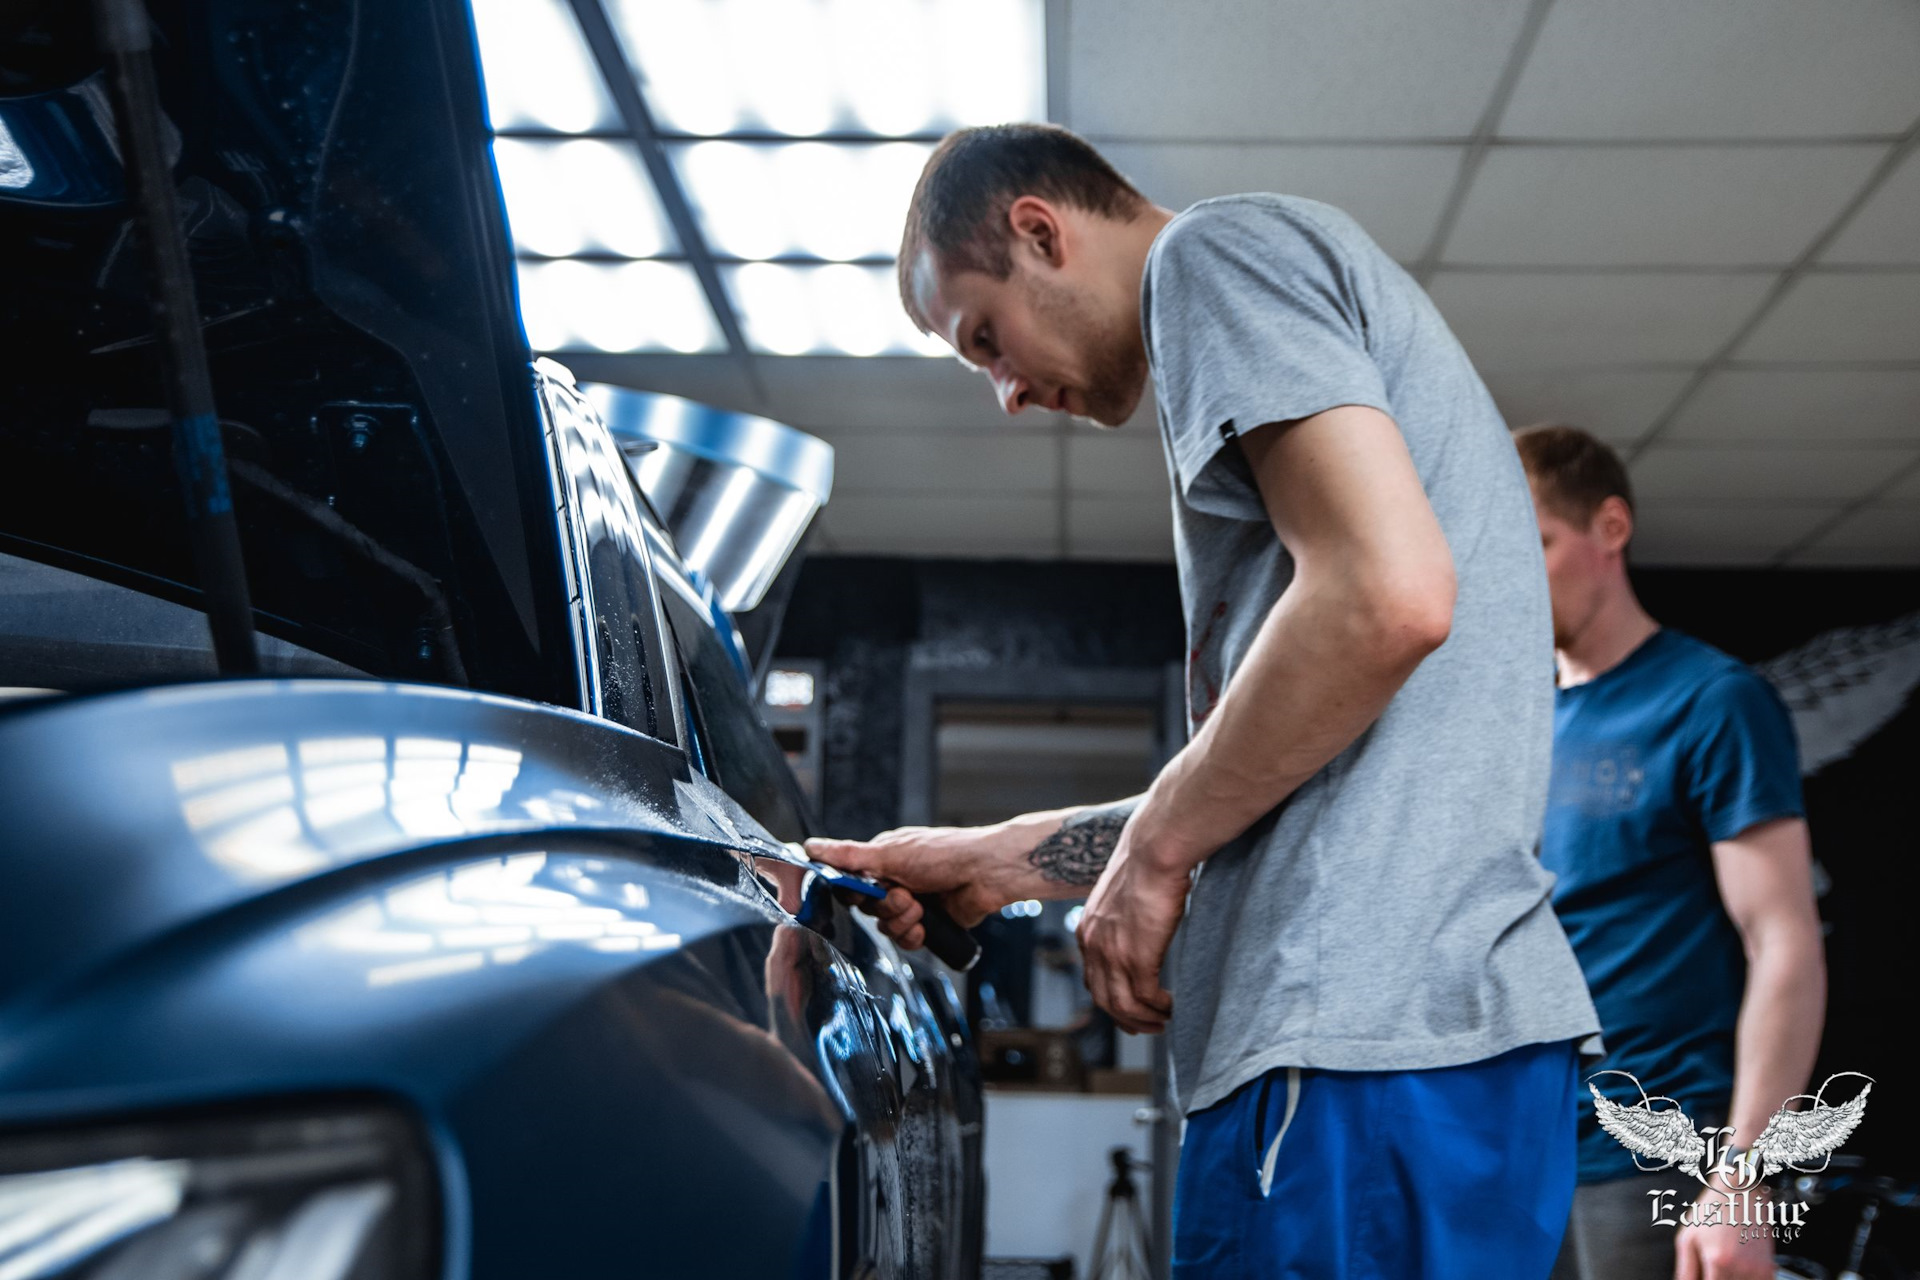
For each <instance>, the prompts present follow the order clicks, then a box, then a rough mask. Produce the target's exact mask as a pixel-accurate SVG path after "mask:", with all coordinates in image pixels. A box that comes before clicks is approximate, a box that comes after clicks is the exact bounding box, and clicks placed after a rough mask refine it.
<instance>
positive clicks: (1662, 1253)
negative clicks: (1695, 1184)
mask: <svg viewBox="0 0 1920 1280" xmlns="http://www.w3.org/2000/svg"><path fill="white" fill-rule="evenodd" d="M1674 1173H1675V1171H1674V1170H1671V1169H1669V1170H1666V1171H1664V1172H1661V1173H1648V1174H1636V1175H1635V1176H1633V1177H1631V1178H1619V1179H1616V1180H1615V1181H1613V1182H1595V1183H1590V1184H1588V1185H1585V1186H1582V1187H1579V1188H1576V1189H1575V1191H1574V1193H1573V1212H1572V1213H1571V1214H1569V1215H1568V1217H1567V1234H1566V1235H1565V1236H1564V1237H1562V1239H1561V1241H1560V1257H1559V1258H1558V1259H1557V1260H1556V1261H1555V1262H1554V1264H1553V1273H1552V1275H1551V1277H1550V1278H1549V1280H1672V1277H1673V1238H1674V1235H1675V1234H1676V1232H1677V1231H1678V1230H1679V1229H1678V1228H1677V1227H1657V1226H1654V1225H1653V1209H1652V1201H1651V1200H1650V1199H1649V1198H1648V1196H1647V1192H1649V1191H1654V1190H1658V1189H1660V1188H1661V1187H1677V1186H1679V1185H1681V1184H1680V1183H1679V1182H1678V1181H1676V1179H1675V1177H1674Z"/></svg>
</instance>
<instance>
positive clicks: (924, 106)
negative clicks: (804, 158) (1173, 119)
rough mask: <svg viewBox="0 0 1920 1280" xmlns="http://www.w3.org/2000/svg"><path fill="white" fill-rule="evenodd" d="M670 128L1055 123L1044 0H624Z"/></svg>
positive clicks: (620, 4) (803, 129)
mask: <svg viewBox="0 0 1920 1280" xmlns="http://www.w3.org/2000/svg"><path fill="white" fill-rule="evenodd" d="M612 12H613V20H614V23H615V25H616V26H617V27H618V28H619V32H620V35H621V38H622V40H623V41H624V43H625V45H626V48H627V51H628V54H629V56H630V58H631V59H632V61H633V62H634V63H635V65H637V66H638V67H639V68H640V72H641V77H642V79H643V81H644V83H645V88H646V92H647V96H648V100H649V102H650V104H651V105H652V107H653V110H654V113H655V115H656V116H657V117H658V118H659V121H660V124H661V125H662V126H663V127H664V128H666V129H668V130H669V131H674V132H680V133H688V134H695V135H703V136H712V135H715V134H724V133H728V132H733V131H736V130H742V129H746V130H768V131H771V132H774V133H784V134H788V135H790V136H793V137H805V136H808V135H811V134H817V133H826V132H830V131H836V130H849V131H855V132H863V133H872V134H878V135H882V136H896V137H897V136H901V135H905V134H914V133H944V132H946V131H948V130H949V129H954V128H958V127H960V126H962V125H971V124H1001V123H1005V122H1007V121H1013V120H1041V119H1044V118H1045V115H1046V10H1045V3H1044V0H617V3H615V4H614V5H613V8H612Z"/></svg>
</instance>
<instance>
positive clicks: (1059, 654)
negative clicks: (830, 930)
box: [778, 556, 1183, 837]
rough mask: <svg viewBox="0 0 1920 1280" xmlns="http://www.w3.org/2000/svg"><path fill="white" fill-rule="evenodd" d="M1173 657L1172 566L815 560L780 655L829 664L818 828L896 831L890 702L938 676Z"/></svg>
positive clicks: (1176, 638) (805, 574)
mask: <svg viewBox="0 0 1920 1280" xmlns="http://www.w3.org/2000/svg"><path fill="white" fill-rule="evenodd" d="M1182 651H1183V641H1182V637H1181V627H1180V599H1179V595H1178V592H1177V587H1176V583H1175V579H1174V572H1173V568H1172V566H1170V565H1130V564H1073V565H1063V564H1060V563H1057V562H1035V561H1020V560H1009V561H984V560H983V561H973V560H906V559H892V558H883V557H865V556H842V557H814V558H812V559H809V560H808V561H807V562H806V564H805V565H804V566H803V567H802V569H801V573H800V581H799V582H798V584H797V585H796V586H795V588H794V594H793V600H792V603H791V604H790V605H789V606H788V609H787V618H786V624H785V626H784V628H783V629H782V631H781V634H780V642H779V646H778V653H779V654H780V656H782V657H789V658H818V659H820V660H821V661H823V662H825V663H826V688H827V692H826V698H827V706H826V719H827V733H826V769H825V784H824V792H825V806H824V809H825V812H824V813H823V814H822V817H823V818H824V820H825V823H826V827H827V830H828V831H830V832H832V833H833V834H834V835H838V836H856V837H865V836H870V835H873V834H875V833H876V832H879V831H883V830H885V829H886V828H888V827H891V826H895V825H897V824H898V822H899V800H900V767H899V766H900V729H901V726H900V692H901V682H902V680H903V679H904V678H905V675H906V670H907V663H908V660H909V658H910V657H917V658H918V659H919V660H920V661H922V662H926V663H931V664H933V665H937V666H943V667H953V668H963V669H973V670H983V669H992V668H1001V667H1008V666H1022V667H1135V668H1138V667H1154V668H1157V667H1160V666H1162V665H1164V664H1166V663H1168V662H1173V661H1177V660H1178V659H1179V658H1180V656H1181V653H1182Z"/></svg>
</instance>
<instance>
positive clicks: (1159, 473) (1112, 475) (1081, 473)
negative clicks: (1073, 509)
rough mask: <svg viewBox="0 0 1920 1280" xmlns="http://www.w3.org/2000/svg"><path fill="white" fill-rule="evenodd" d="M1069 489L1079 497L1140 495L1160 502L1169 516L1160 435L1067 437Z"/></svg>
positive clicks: (1127, 431) (1130, 431)
mask: <svg viewBox="0 0 1920 1280" xmlns="http://www.w3.org/2000/svg"><path fill="white" fill-rule="evenodd" d="M1067 488H1068V490H1069V491H1070V492H1073V493H1076V494H1082V493H1100V494H1139V495H1142V496H1144V497H1150V498H1153V499H1156V500H1158V501H1159V502H1160V510H1161V515H1162V516H1163V517H1164V516H1165V515H1166V499H1167V497H1168V494H1169V489H1168V484H1167V462H1166V455H1165V453H1164V451H1163V450H1162V449H1161V447H1160V436H1159V433H1158V432H1157V431H1156V430H1155V429H1154V428H1153V427H1152V425H1151V424H1149V425H1148V426H1147V428H1146V429H1145V430H1135V429H1134V428H1132V427H1123V428H1121V429H1120V430H1119V431H1114V432H1106V431H1103V432H1100V433H1099V434H1097V435H1096V434H1094V433H1092V432H1075V433H1074V434H1073V435H1071V436H1069V437H1067Z"/></svg>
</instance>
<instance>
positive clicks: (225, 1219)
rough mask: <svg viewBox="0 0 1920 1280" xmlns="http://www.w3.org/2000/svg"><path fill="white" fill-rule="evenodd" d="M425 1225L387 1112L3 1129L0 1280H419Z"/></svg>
mask: <svg viewBox="0 0 1920 1280" xmlns="http://www.w3.org/2000/svg"><path fill="white" fill-rule="evenodd" d="M438 1213H439V1203H438V1195H437V1192H436V1183H435V1180H434V1177H433V1172H432V1165H431V1163H430V1161H429V1159H428V1157H427V1155H426V1152H425V1150H424V1147H423V1144H422V1142H421V1140H420V1138H419V1136H418V1134H417V1132H416V1129H415V1126H413V1125H412V1124H411V1123H409V1122H408V1121H407V1120H406V1118H405V1117H404V1116H402V1115H401V1114H400V1113H399V1112H398V1111H396V1110H393V1109H389V1108H384V1107H353V1108H342V1107H315V1108H311V1109H306V1110H293V1111H287V1112H281V1113H278V1114H273V1115H267V1116H245V1117H241V1116H233V1117H216V1118H212V1119H204V1118H203V1119H187V1120H182V1121H179V1122H175V1121H172V1120H169V1119H164V1118H163V1119H158V1120H154V1121H151V1122H135V1123H129V1124H119V1125H111V1126H101V1127H98V1128H90V1129H83V1130H67V1131H61V1132H47V1131H40V1132H33V1133H14V1134H7V1133H0V1280H241V1278H242V1277H249V1278H251V1277H273V1278H274V1280H280V1278H281V1277H289V1278H291V1277H299V1280H420V1278H422V1277H426V1276H429V1275H432V1274H433V1271H434V1268H435V1267H436V1265H437V1260H438V1257H439V1227H438V1221H439V1218H438Z"/></svg>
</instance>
